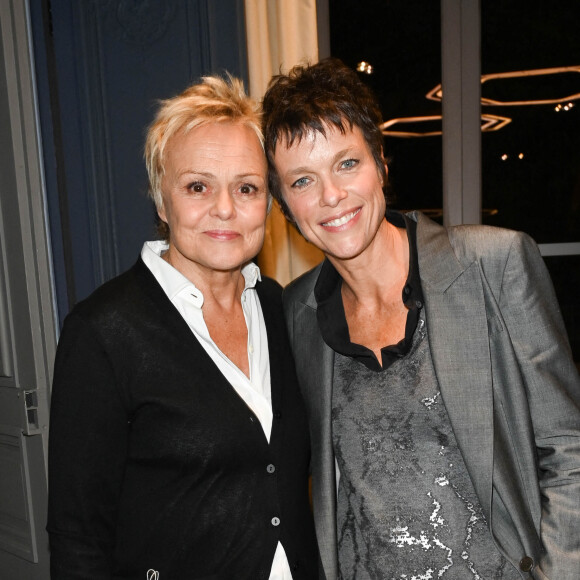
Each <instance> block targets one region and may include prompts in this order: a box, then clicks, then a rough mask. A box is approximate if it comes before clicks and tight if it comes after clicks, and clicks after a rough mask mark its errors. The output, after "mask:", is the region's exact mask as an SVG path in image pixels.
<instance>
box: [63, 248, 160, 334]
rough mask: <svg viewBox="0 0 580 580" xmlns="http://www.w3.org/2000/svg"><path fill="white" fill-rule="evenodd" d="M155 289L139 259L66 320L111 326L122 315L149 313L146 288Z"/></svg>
mask: <svg viewBox="0 0 580 580" xmlns="http://www.w3.org/2000/svg"><path fill="white" fill-rule="evenodd" d="M148 274H149V275H148ZM154 286H155V279H154V277H153V275H152V274H151V273H150V272H149V270H148V269H147V267H146V266H145V265H144V264H143V262H142V261H141V260H140V259H139V260H138V261H137V263H136V264H135V265H133V266H132V267H131V268H130V269H129V270H127V271H125V272H123V273H122V274H120V275H118V276H116V277H114V278H112V279H111V280H108V281H107V282H105V283H104V284H102V285H101V286H99V287H98V288H97V289H96V290H94V291H93V292H92V293H91V294H90V295H89V296H88V297H86V298H84V299H83V300H81V301H80V302H78V303H77V304H75V306H74V307H73V308H72V310H71V311H70V313H69V314H68V318H82V319H84V320H86V321H87V322H91V323H92V324H97V325H107V324H111V323H113V322H114V320H115V319H121V318H123V317H124V315H125V313H127V314H128V313H131V312H138V311H140V310H145V309H148V308H149V307H150V304H149V303H150V298H148V288H149V289H151V288H154Z"/></svg>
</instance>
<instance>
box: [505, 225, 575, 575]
mask: <svg viewBox="0 0 580 580" xmlns="http://www.w3.org/2000/svg"><path fill="white" fill-rule="evenodd" d="M501 310H502V313H503V316H504V320H505V322H506V324H507V326H508V329H509V333H510V336H511V339H512V342H513V346H514V349H515V353H516V357H517V359H518V363H519V365H520V368H521V372H522V376H523V377H524V380H525V385H526V389H527V395H528V404H529V409H530V415H531V418H532V423H533V429H534V438H535V443H536V448H537V455H538V466H539V485H540V492H541V500H542V514H541V522H540V525H541V538H542V542H543V545H544V547H545V550H546V552H545V555H544V556H543V558H542V560H541V561H540V562H539V567H540V569H541V570H542V572H543V573H544V574H545V575H546V576H547V577H548V578H551V579H553V580H556V579H557V580H577V579H578V578H580V379H579V377H578V372H577V369H576V367H575V365H574V362H573V358H572V354H571V351H570V347H569V343H568V338H567V335H566V330H565V328H564V323H563V321H562V317H561V315H560V310H559V306H558V302H557V299H556V296H555V293H554V289H553V287H552V283H551V280H550V276H549V274H548V271H547V269H546V267H545V264H544V262H543V259H542V257H541V256H540V253H539V251H538V249H537V247H536V245H535V243H534V242H533V241H532V240H531V238H529V237H528V236H526V235H525V234H518V235H517V236H516V238H515V241H514V242H513V244H512V246H511V249H510V253H509V256H508V259H507V263H506V268H505V272H504V276H503V281H502V290H501Z"/></svg>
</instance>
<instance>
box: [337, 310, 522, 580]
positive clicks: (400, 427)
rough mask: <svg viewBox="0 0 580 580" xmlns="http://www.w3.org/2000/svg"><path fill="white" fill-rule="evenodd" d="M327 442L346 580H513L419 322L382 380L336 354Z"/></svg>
mask: <svg viewBox="0 0 580 580" xmlns="http://www.w3.org/2000/svg"><path fill="white" fill-rule="evenodd" d="M334 372H335V379H334V385H333V396H332V400H333V408H332V433H333V442H334V452H335V455H336V459H337V464H338V467H339V469H340V474H341V476H340V485H339V489H338V500H337V501H338V503H337V527H338V555H339V568H340V577H341V578H342V579H344V580H350V579H354V578H356V579H357V580H365V579H368V580H391V579H409V578H447V579H449V580H452V579H456V580H468V579H471V580H479V579H494V580H502V579H503V580H507V579H510V580H516V579H518V578H519V577H520V576H519V573H518V572H517V570H516V569H515V568H514V567H513V566H512V565H511V564H510V563H509V562H507V561H506V559H505V558H504V557H503V556H502V555H501V554H500V552H499V551H498V550H497V549H496V547H495V546H494V543H493V540H492V537H491V534H490V532H489V529H488V527H487V523H486V521H485V517H484V515H483V511H482V509H481V505H480V504H479V500H478V498H477V496H476V494H475V491H474V489H473V484H472V483H471V480H470V479H469V474H468V473H467V469H466V468H465V463H464V462H463V458H462V457H461V453H460V451H459V448H458V446H457V442H456V440H455V436H454V434H453V430H452V429H451V423H450V422H449V417H448V415H447V411H446V410H445V405H443V403H442V401H441V393H440V392H439V385H438V384H437V378H436V376H435V370H434V369H433V363H432V360H431V353H430V350H429V341H428V339H427V331H426V328H425V321H424V317H423V316H421V318H420V319H419V322H418V326H417V329H416V331H415V333H414V336H413V342H412V346H411V349H410V351H409V352H408V353H407V355H406V356H404V357H402V358H400V359H399V360H397V361H395V362H394V363H393V364H392V366H390V367H389V368H387V369H385V370H383V371H382V372H376V371H372V370H370V369H368V368H366V367H365V366H364V365H362V364H361V363H360V362H358V361H355V360H354V359H352V358H349V357H346V356H343V355H340V354H338V353H337V354H336V357H335V365H334Z"/></svg>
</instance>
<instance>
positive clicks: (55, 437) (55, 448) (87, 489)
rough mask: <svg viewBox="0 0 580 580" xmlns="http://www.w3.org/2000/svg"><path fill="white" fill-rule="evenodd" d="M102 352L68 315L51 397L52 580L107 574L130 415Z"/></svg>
mask: <svg viewBox="0 0 580 580" xmlns="http://www.w3.org/2000/svg"><path fill="white" fill-rule="evenodd" d="M117 382H118V381H117V378H116V376H115V372H114V370H113V366H112V364H111V362H110V357H109V356H108V354H107V352H106V350H105V348H104V347H103V346H102V344H101V342H100V341H99V339H98V334H97V333H96V332H94V331H93V329H92V328H91V326H90V324H89V323H88V322H86V321H85V320H84V319H83V318H81V317H80V316H78V315H75V314H74V311H73V314H71V315H69V316H68V318H67V319H66V321H65V324H64V328H63V331H62V334H61V338H60V341H59V345H58V349H57V356H56V362H55V372H54V382H53V391H52V400H51V417H50V440H49V506H48V525H47V530H48V532H49V540H50V550H51V578H52V580H81V579H82V580H97V579H99V580H104V579H110V578H111V577H112V570H111V561H112V551H113V546H114V536H115V524H116V513H117V505H118V501H119V496H120V492H121V485H122V481H123V473H124V468H125V462H126V449H127V440H128V416H127V412H126V410H125V405H124V404H123V402H122V400H121V397H120V395H119V391H118V384H117Z"/></svg>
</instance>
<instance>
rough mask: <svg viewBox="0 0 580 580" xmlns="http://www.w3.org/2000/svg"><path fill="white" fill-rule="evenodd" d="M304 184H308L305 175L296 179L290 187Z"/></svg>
mask: <svg viewBox="0 0 580 580" xmlns="http://www.w3.org/2000/svg"><path fill="white" fill-rule="evenodd" d="M306 185H308V178H307V177H301V178H300V179H297V180H296V181H295V182H294V183H293V184H292V187H298V188H300V187H305V186H306Z"/></svg>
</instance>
